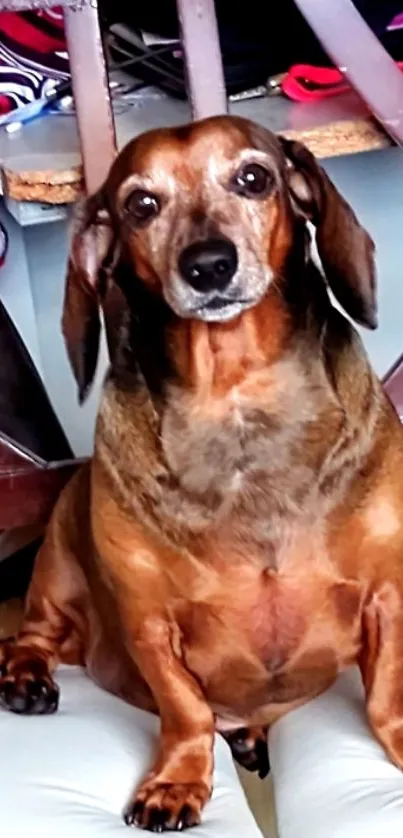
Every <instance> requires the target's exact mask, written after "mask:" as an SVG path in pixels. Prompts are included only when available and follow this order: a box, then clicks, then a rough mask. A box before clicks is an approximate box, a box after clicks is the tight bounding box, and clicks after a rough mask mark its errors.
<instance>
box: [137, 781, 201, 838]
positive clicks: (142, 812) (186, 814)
mask: <svg viewBox="0 0 403 838" xmlns="http://www.w3.org/2000/svg"><path fill="white" fill-rule="evenodd" d="M208 796H209V793H208V791H207V789H206V787H205V786H204V785H203V784H200V786H199V785H198V784H196V783H193V784H188V785H187V784H177V785H173V784H172V785H170V784H167V783H165V784H157V783H152V782H149V783H146V784H145V786H143V788H142V789H140V791H139V793H138V795H137V797H136V798H135V800H134V801H133V803H132V804H131V805H130V806H129V807H128V808H127V810H126V813H125V817H124V819H125V823H126V824H127V825H128V826H136V827H137V828H138V829H146V830H148V831H149V832H157V833H162V832H166V831H167V830H171V831H176V832H183V831H184V830H185V829H189V828H190V827H191V826H196V825H197V824H198V823H200V816H201V811H202V808H203V806H204V804H205V802H206V800H207V798H208Z"/></svg>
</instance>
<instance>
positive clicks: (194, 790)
mask: <svg viewBox="0 0 403 838" xmlns="http://www.w3.org/2000/svg"><path fill="white" fill-rule="evenodd" d="M132 630H133V631H134V636H133V640H134V646H135V650H134V654H135V659H136V662H137V665H138V666H139V668H140V669H141V671H142V674H143V677H144V678H145V679H146V681H147V683H148V685H149V687H150V688H151V690H152V692H153V694H154V697H155V699H156V702H157V704H158V706H159V711H160V716H161V736H160V744H159V754H158V756H157V760H156V764H155V765H154V767H153V769H152V771H151V772H150V773H149V775H148V777H146V779H145V780H144V782H143V783H142V785H141V786H140V788H139V789H138V791H137V793H136V794H135V796H134V798H133V801H132V802H131V803H130V805H129V807H128V809H127V811H126V815H125V820H126V823H129V824H132V823H134V824H135V825H137V826H140V827H143V828H148V829H151V830H152V831H157V832H159V831H161V832H162V831H163V830H165V829H177V830H181V829H185V828H186V827H189V826H193V825H194V824H197V823H198V822H199V821H200V814H201V810H202V808H203V806H204V804H205V803H206V801H207V800H208V798H209V797H210V794H211V789H212V773H213V739H214V721H213V715H212V713H211V711H210V709H209V707H208V705H207V703H206V701H205V700H204V697H203V695H202V693H201V690H200V688H199V686H198V684H197V683H196V682H195V680H194V679H193V677H192V676H191V675H190V674H189V673H188V672H187V671H186V669H185V667H184V665H183V663H182V662H181V660H180V657H179V656H178V651H177V650H176V649H174V644H173V637H172V627H171V626H170V625H169V622H168V621H167V620H166V618H165V617H164V616H163V615H162V614H157V613H155V614H152V613H151V614H149V615H148V616H147V617H146V618H145V619H144V622H143V623H142V625H141V626H140V625H138V624H137V626H132Z"/></svg>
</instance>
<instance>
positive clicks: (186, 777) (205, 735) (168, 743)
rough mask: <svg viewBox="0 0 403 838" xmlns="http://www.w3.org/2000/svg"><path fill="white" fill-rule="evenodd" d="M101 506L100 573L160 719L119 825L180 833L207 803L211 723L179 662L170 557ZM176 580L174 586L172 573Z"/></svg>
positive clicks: (97, 521)
mask: <svg viewBox="0 0 403 838" xmlns="http://www.w3.org/2000/svg"><path fill="white" fill-rule="evenodd" d="M94 494H96V492H94ZM98 497H99V495H98ZM101 500H102V498H99V501H100V502H99V503H97V504H96V505H94V506H95V510H96V512H95V513H94V515H93V533H94V538H95V542H96V546H97V550H98V553H99V556H100V560H101V564H100V570H101V572H102V573H103V574H104V575H105V576H106V578H107V579H108V584H109V586H110V588H111V589H112V591H113V595H114V597H115V600H116V604H117V608H118V612H119V615H120V623H121V630H122V633H123V639H124V642H125V645H126V648H127V651H128V652H129V654H130V656H131V657H132V659H133V660H134V662H135V663H136V665H137V666H138V668H139V670H140V671H141V673H142V675H143V677H144V679H145V680H146V682H147V683H148V686H149V687H150V689H151V692H152V693H153V695H154V699H155V701H156V703H157V705H158V709H159V712H160V716H161V735H160V743H159V753H158V755H157V759H156V763H155V765H154V767H153V768H152V770H151V771H150V773H149V774H148V776H147V777H146V778H145V780H144V781H143V783H142V785H141V786H140V788H139V789H138V791H137V793H136V794H135V795H134V797H133V800H132V801H131V802H130V804H129V806H128V808H127V810H126V814H125V820H126V823H128V824H135V825H136V826H139V827H141V828H143V829H150V830H151V831H153V832H163V831H164V830H166V829H176V830H182V829H185V828H186V827H189V826H192V825H193V824H197V823H198V822H199V821H200V815H201V810H202V808H203V806H204V804H205V803H206V801H207V800H208V798H209V797H210V795H211V790H212V774H213V744H214V718H213V714H212V712H211V710H210V708H209V706H208V704H207V702H206V700H205V698H204V696H203V693H202V691H201V689H200V686H199V684H198V683H197V681H196V680H195V679H194V678H193V676H192V675H191V674H190V673H189V672H188V671H187V669H186V667H185V664H184V661H183V659H182V649H181V639H180V632H179V629H178V626H177V625H176V622H175V617H174V613H173V609H172V607H171V603H170V585H169V583H168V582H167V577H166V569H167V568H170V570H171V571H172V570H173V565H174V563H175V560H176V554H174V553H171V552H170V554H169V555H164V554H163V550H162V549H161V548H160V547H157V546H156V545H155V544H153V543H151V541H150V539H149V537H148V536H147V535H146V534H145V533H144V531H143V529H142V527H141V526H139V525H137V524H136V523H135V522H134V521H133V520H132V519H131V518H130V519H127V518H126V516H125V515H124V513H122V512H121V510H120V509H119V508H118V506H117V505H115V504H114V503H113V501H111V500H110V499H108V502H107V503H106V504H105V505H103V504H102V503H101ZM179 564H180V562H179ZM184 572H185V571H184ZM176 573H177V574H178V575H179V578H180V576H181V572H180V569H179V568H178V569H177V571H176ZM174 575H175V571H174ZM133 700H134V702H135V691H134V694H133Z"/></svg>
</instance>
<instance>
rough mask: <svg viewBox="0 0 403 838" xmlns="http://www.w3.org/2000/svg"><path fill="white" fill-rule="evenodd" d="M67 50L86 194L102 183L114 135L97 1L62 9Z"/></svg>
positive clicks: (111, 152) (111, 159)
mask: <svg viewBox="0 0 403 838" xmlns="http://www.w3.org/2000/svg"><path fill="white" fill-rule="evenodd" d="M64 16H65V25H66V27H65V28H66V40H67V48H68V53H69V57H70V70H71V79H72V86H73V93H74V101H75V108H76V114H77V124H78V132H79V136H80V145H81V155H82V160H83V168H84V178H85V184H86V188H87V192H88V193H89V194H92V193H93V192H96V190H97V189H99V187H100V186H101V185H102V183H103V182H104V180H105V178H106V175H107V174H108V171H109V169H110V166H111V164H112V162H113V160H114V157H115V154H116V134H115V125H114V120H113V112H112V106H111V101H110V95H109V85H108V77H107V71H106V62H105V54H104V49H103V43H102V37H101V30H100V26H99V20H98V10H97V2H96V0H90V2H85V1H84V2H82V4H81V5H79V6H77V8H75V9H65V12H64Z"/></svg>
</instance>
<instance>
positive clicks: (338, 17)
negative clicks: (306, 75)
mask: <svg viewBox="0 0 403 838" xmlns="http://www.w3.org/2000/svg"><path fill="white" fill-rule="evenodd" d="M185 2H186V0H185ZM296 4H297V6H298V7H299V9H300V10H301V12H302V14H303V15H304V17H305V18H306V20H307V21H308V23H309V24H310V26H311V27H312V29H313V30H314V32H315V34H316V35H317V37H318V38H319V40H320V41H321V42H322V44H323V46H324V48H325V49H326V51H327V52H328V53H329V55H330V56H331V58H332V59H333V61H334V62H335V64H336V65H337V66H338V67H339V69H340V70H341V71H342V72H344V73H345V74H346V76H347V77H348V79H349V81H350V82H351V84H352V85H353V87H354V88H355V90H356V91H357V93H359V95H360V96H361V97H362V98H363V99H364V101H365V102H366V104H367V105H368V107H369V108H370V110H371V112H372V113H373V115H374V116H375V117H376V118H377V119H378V120H379V122H380V123H381V124H382V125H383V127H384V129H385V131H386V132H387V133H388V134H389V135H390V136H391V137H392V138H393V139H394V140H395V141H396V142H397V143H399V145H403V74H402V73H401V71H400V70H399V69H398V67H397V66H396V64H395V62H394V61H393V59H392V58H391V57H390V55H389V54H388V53H387V51H386V50H385V49H384V47H383V46H382V44H381V43H380V41H379V40H378V38H377V37H376V35H374V34H373V32H372V31H371V29H370V28H369V26H368V25H367V23H366V22H365V21H364V19H363V18H362V17H361V15H360V14H359V12H358V11H357V9H356V8H355V6H354V5H353V3H352V2H351V0H330V2H325V0H296Z"/></svg>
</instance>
